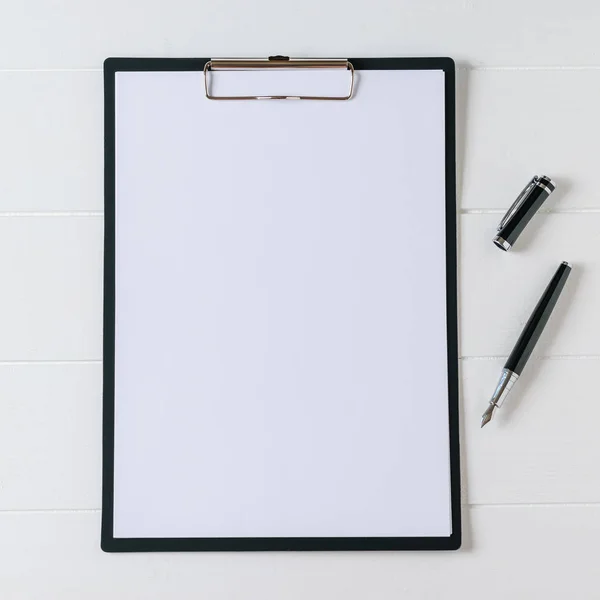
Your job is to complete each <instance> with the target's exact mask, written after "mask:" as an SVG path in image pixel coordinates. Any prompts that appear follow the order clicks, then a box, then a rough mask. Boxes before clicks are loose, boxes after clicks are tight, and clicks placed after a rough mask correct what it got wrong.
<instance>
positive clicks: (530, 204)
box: [493, 175, 556, 251]
mask: <svg viewBox="0 0 600 600" xmlns="http://www.w3.org/2000/svg"><path fill="white" fill-rule="evenodd" d="M555 188H556V184H555V183H554V182H553V181H552V180H551V179H550V177H546V176H545V175H540V176H538V175H536V176H535V177H533V179H532V180H531V181H530V182H529V183H528V184H527V185H526V186H525V188H524V189H523V191H522V192H521V193H520V194H519V196H518V197H517V199H516V200H515V201H514V202H513V204H512V206H511V207H510V208H509V209H508V211H507V213H506V214H505V215H504V218H503V219H502V221H501V222H500V225H499V226H498V233H497V234H496V236H495V237H494V240H493V241H494V244H496V246H497V247H498V248H500V250H505V251H506V250H510V249H511V248H512V246H513V244H514V243H515V242H516V241H517V238H518V237H519V236H520V235H521V233H522V231H523V229H525V227H526V226H527V223H529V221H531V218H532V217H533V215H535V213H536V212H537V211H538V210H539V208H540V206H542V204H543V203H544V202H545V201H546V198H548V196H549V195H550V194H551V193H552V192H553V191H554V190H555Z"/></svg>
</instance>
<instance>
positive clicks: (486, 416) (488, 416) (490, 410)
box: [481, 402, 496, 427]
mask: <svg viewBox="0 0 600 600" xmlns="http://www.w3.org/2000/svg"><path fill="white" fill-rule="evenodd" d="M495 408H496V405H495V404H493V403H492V402H490V403H489V405H488V407H487V408H486V409H485V412H484V413H483V415H481V426H482V427H483V426H484V425H487V424H488V423H489V422H490V421H491V420H492V415H493V414H494V409H495Z"/></svg>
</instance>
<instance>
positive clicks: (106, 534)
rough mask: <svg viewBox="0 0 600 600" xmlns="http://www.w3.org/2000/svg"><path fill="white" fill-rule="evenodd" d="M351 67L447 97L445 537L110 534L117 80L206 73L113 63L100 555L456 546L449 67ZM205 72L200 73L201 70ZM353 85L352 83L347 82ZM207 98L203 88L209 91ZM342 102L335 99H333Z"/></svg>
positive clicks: (108, 81)
mask: <svg viewBox="0 0 600 600" xmlns="http://www.w3.org/2000/svg"><path fill="white" fill-rule="evenodd" d="M348 62H349V63H351V65H352V67H353V73H354V70H355V71H356V72H357V73H358V74H360V72H361V71H368V70H379V71H385V70H419V71H420V70H441V71H443V73H444V78H445V79H444V81H445V83H444V95H445V114H444V122H445V140H446V142H445V202H446V204H445V225H446V265H445V272H446V315H447V320H446V322H447V331H446V335H447V361H448V404H449V405H448V410H449V412H448V415H449V422H448V428H449V438H448V439H449V444H450V454H449V456H450V480H451V481H450V488H451V524H452V528H451V533H450V535H448V536H443V537H438V536H423V537H387V536H384V537H204V538H202V537H138V538H122V537H115V535H114V497H115V496H114V492H115V490H114V481H115V393H114V390H115V259H116V253H115V226H116V221H115V219H116V210H115V180H116V174H115V164H116V162H115V161H116V156H115V143H116V142H115V82H116V76H117V74H118V73H121V72H152V71H169V72H171V71H172V72H177V71H197V72H202V71H205V70H206V67H207V65H209V63H210V59H201V58H196V59H137V58H132V59H129V58H111V59H107V61H106V62H105V64H104V89H105V180H104V181H105V239H104V351H103V359H104V363H103V365H104V366H103V369H104V371H103V388H104V392H103V483H102V486H103V492H102V535H101V546H102V549H103V550H104V551H106V552H151V551H156V552H164V551H273V550H292V551H299V550H320V551H334V550H335V551H337V550H345V551H349V550H453V549H457V548H459V547H460V544H461V513H460V472H459V470H460V460H459V426H458V412H459V411H458V350H457V267H456V262H457V250H456V183H455V66H454V62H453V61H452V60H451V59H449V58H351V59H348ZM205 75H206V73H205ZM352 84H354V81H352ZM207 94H208V90H207ZM339 99H341V98H339Z"/></svg>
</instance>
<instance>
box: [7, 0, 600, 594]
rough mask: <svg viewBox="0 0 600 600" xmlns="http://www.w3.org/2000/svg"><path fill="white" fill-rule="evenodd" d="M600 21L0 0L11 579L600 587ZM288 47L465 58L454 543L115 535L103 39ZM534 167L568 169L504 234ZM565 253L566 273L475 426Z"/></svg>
mask: <svg viewBox="0 0 600 600" xmlns="http://www.w3.org/2000/svg"><path fill="white" fill-rule="evenodd" d="M599 27H600V4H598V3H597V2H594V1H593V0H574V1H572V2H569V3H564V2H558V1H555V0H504V2H496V3H492V2H490V1H484V0H436V1H430V2H413V1H411V0H370V1H369V2H366V1H365V0H346V1H342V0H327V1H324V0H304V1H303V2H297V3H285V2H281V0H277V1H276V0H257V1H256V2H245V1H244V0H227V1H226V2H221V1H219V0H201V1H198V0H169V1H167V0H150V1H148V0H146V1H143V0H127V1H123V0H118V1H117V0H102V1H100V0H94V1H90V0H87V1H84V0H63V1H62V2H52V3H50V2H45V1H44V0H23V1H22V2H13V3H5V4H4V6H3V10H2V15H1V17H0V40H2V42H1V44H2V52H0V165H1V166H0V256H1V257H2V260H1V262H0V265H1V267H0V268H1V276H2V293H1V294H0V597H1V598H3V599H4V598H6V599H7V600H20V599H24V598H28V599H29V598H31V599H38V598H40V599H44V600H51V599H54V598H56V599H61V600H68V599H77V600H79V599H84V598H85V599H94V598H98V599H105V598H109V597H110V598H113V599H115V600H121V599H130V598H143V599H159V598H161V599H162V598H178V599H182V600H183V599H186V598H190V599H191V598H194V599H197V598H207V599H209V598H210V599H211V600H219V599H225V598H227V599H229V598H260V599H261V600H275V599H281V598H286V599H303V600H304V599H306V598H313V599H321V598H323V599H331V598H343V599H344V600H352V599H363V598H378V599H379V598H381V599H385V598H410V599H413V598H446V599H452V598H481V597H485V598H486V599H488V600H492V599H496V598H498V599H503V600H504V599H505V598H541V597H543V598H546V599H550V598H557V599H558V598H560V599H562V598H565V597H567V596H568V597H573V598H577V599H587V598H598V597H600V567H599V565H600V555H599V554H598V544H599V539H600V468H599V464H600V435H599V434H598V432H597V430H598V426H597V420H598V418H599V417H600V402H599V400H600V397H599V391H598V384H597V378H598V376H600V192H599V189H600V185H599V183H598V165H599V158H600V109H599V107H600V36H598V33H597V31H598V28H599ZM281 52H283V53H286V54H290V55H293V56H330V55H333V56H339V55H349V56H402V55H449V56H452V57H454V58H455V59H456V60H457V63H458V66H459V71H458V104H457V117H458V148H457V150H458V182H459V186H458V197H459V213H460V214H459V223H460V231H459V241H460V331H461V343H460V354H461V388H462V394H461V402H462V415H461V416H462V438H461V443H462V459H463V505H464V506H463V519H464V538H465V542H464V546H463V549H462V550H461V551H459V552H456V553H420V554H419V553H391V554H384V553H350V554H310V553H308V554H252V555H248V554H208V555H202V554H188V555H174V554H170V555H168V554H156V555H106V554H103V553H102V552H101V551H100V547H99V531H100V468H101V461H100V447H101V361H100V357H101V327H102V320H101V316H102V296H101V286H102V271H101V265H102V231H103V215H102V202H103V199H102V161H103V156H102V142H103V140H102V135H103V134H102V74H101V66H102V60H103V59H104V58H105V57H107V56H119V55H121V56H133V55H138V56H211V55H213V56H215V55H216V56H219V55H229V56H231V55H242V56H266V55H269V54H273V53H281ZM535 173H539V174H547V175H550V176H551V177H552V178H553V179H555V180H556V182H557V184H558V190H557V191H556V192H555V193H554V194H553V196H552V197H551V198H550V199H549V200H548V202H547V203H546V205H545V207H544V210H543V211H542V214H540V215H538V216H537V217H536V219H535V221H534V223H533V224H532V225H530V226H529V227H528V229H527V230H526V232H525V234H524V235H523V236H522V238H521V239H520V240H519V242H518V244H517V245H516V246H515V249H514V251H512V252H510V253H508V254H504V253H501V252H499V251H498V250H497V249H496V248H494V246H493V245H492V243H491V237H492V234H493V231H494V228H495V226H496V224H497V222H498V220H499V219H500V217H501V214H502V213H503V211H504V209H505V208H506V207H507V206H508V205H509V204H510V202H512V200H513V198H514V196H515V194H516V193H517V192H518V191H519V189H520V187H521V186H522V185H524V183H525V182H526V181H527V180H528V178H530V177H531V176H532V175H533V174H535ZM561 260H568V261H570V262H572V264H573V266H574V269H573V273H572V275H571V279H570V281H569V283H568V291H566V292H565V294H564V296H563V298H562V299H561V301H560V304H559V306H558V308H557V310H556V311H555V314H554V316H553V318H552V320H551V323H550V325H549V328H548V329H547V331H546V332H545V334H544V336H543V337H542V340H541V342H540V344H539V346H538V348H537V354H536V356H535V358H534V360H532V362H531V363H530V364H529V366H528V368H527V370H526V371H525V373H524V375H523V377H522V380H521V381H520V382H519V383H518V387H517V388H515V390H514V392H515V393H514V394H513V396H512V398H511V401H510V404H509V405H508V404H507V407H506V408H504V409H503V410H502V411H501V413H500V416H499V418H498V419H497V420H496V421H495V422H493V423H492V424H491V425H490V426H488V427H487V428H486V429H485V430H483V431H481V430H480V429H479V418H480V414H481V412H482V409H483V408H484V407H485V403H486V402H487V399H488V396H489V394H490V393H491V391H492V388H493V386H494V384H495V380H496V377H497V376H498V373H499V370H500V368H501V366H502V361H503V357H505V356H506V354H507V353H508V352H509V351H510V349H511V345H512V344H513V342H514V340H515V338H516V336H517V335H518V333H519V330H520V328H521V327H522V325H523V323H524V321H525V320H526V319H527V317H528V315H529V312H530V311H531V309H532V307H533V305H534V304H535V301H536V300H537V297H538V296H539V294H540V293H541V291H542V289H543V288H544V286H545V285H546V283H547V281H548V280H549V279H550V277H551V275H552V273H553V272H554V270H555V269H556V267H557V265H558V263H559V262H560V261H561ZM507 280H510V281H512V282H514V285H513V286H510V287H506V286H505V282H506V281H507Z"/></svg>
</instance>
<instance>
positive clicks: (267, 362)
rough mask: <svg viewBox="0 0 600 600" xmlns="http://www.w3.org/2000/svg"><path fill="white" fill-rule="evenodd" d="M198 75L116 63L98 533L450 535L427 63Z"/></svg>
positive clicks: (436, 103)
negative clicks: (108, 348)
mask: <svg viewBox="0 0 600 600" xmlns="http://www.w3.org/2000/svg"><path fill="white" fill-rule="evenodd" d="M348 79H349V75H348V73H347V72H345V73H341V72H339V73H335V74H333V75H332V72H330V71H326V72H314V71H302V72H293V71H289V72H288V71H283V72H271V71H270V72H260V73H256V72H243V73H237V74H231V73H217V74H215V75H214V77H213V86H214V87H213V91H214V92H215V93H227V92H230V93H238V92H239V93H260V94H268V93H277V94H278V93H312V91H314V93H343V92H344V91H345V90H346V88H347V86H348V83H349V81H348ZM203 86H204V79H203V74H202V73H201V72H119V73H117V78H116V359H115V360H116V365H115V369H116V374H115V378H116V381H115V486H114V535H115V537H123V538H130V537H134V538H143V537H231V536H233V537H246V536H248V537H270V536H276V537H280V536H281V537H296V536H298V537H328V536H447V535H449V534H450V533H451V518H450V465H449V463H450V451H449V425H448V391H447V381H448V377H447V358H446V273H445V260H446V258H445V256H446V252H445V244H446V240H445V177H444V172H445V138H444V73H443V72H442V71H359V72H357V86H356V96H355V97H354V98H353V99H352V100H351V101H349V102H320V101H319V102H313V101H240V102H211V101H209V100H206V99H205V97H204V88H203Z"/></svg>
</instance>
